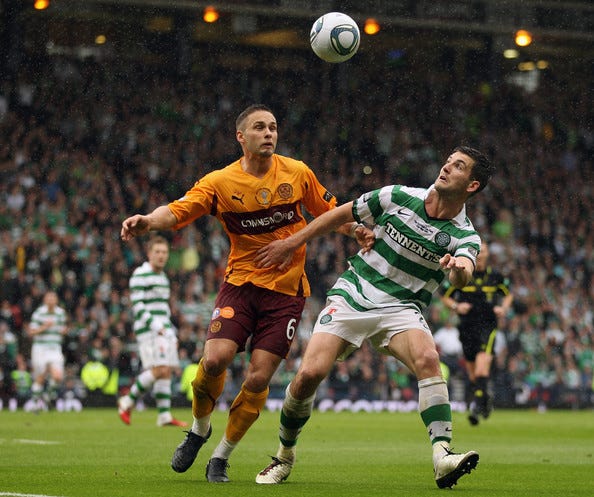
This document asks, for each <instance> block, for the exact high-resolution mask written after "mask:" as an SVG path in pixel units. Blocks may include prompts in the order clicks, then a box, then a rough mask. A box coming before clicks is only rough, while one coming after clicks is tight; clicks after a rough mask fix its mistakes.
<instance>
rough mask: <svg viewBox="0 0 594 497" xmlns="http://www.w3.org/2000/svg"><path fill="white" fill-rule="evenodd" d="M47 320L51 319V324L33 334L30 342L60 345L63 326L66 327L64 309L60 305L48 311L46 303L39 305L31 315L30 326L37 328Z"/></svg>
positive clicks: (53, 345)
mask: <svg viewBox="0 0 594 497" xmlns="http://www.w3.org/2000/svg"><path fill="white" fill-rule="evenodd" d="M48 321H53V325H52V326H50V327H49V328H48V329H46V330H45V331H42V332H41V333H39V334H37V335H34V336H33V339H32V343H33V344H34V345H43V346H47V347H51V348H56V347H62V340H63V337H64V336H63V335H62V333H63V332H64V328H65V327H66V311H65V310H64V309H62V308H61V307H58V306H56V307H54V310H53V312H50V310H49V309H48V307H47V306H46V305H41V306H39V307H38V308H37V309H35V311H33V314H32V315H31V324H30V326H31V328H33V329H39V328H41V327H42V326H43V325H44V324H45V323H47V322H48Z"/></svg>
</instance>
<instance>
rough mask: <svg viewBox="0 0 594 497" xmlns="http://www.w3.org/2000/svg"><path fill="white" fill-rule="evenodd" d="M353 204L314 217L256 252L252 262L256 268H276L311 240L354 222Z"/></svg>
mask: <svg viewBox="0 0 594 497" xmlns="http://www.w3.org/2000/svg"><path fill="white" fill-rule="evenodd" d="M352 206H353V203H352V202H349V203H347V204H343V205H341V206H340V207H336V208H335V209H332V210H330V211H328V212H325V213H324V214H322V215H321V216H318V217H316V218H315V219H314V220H313V221H312V222H311V223H309V224H308V225H307V226H305V228H303V229H301V230H299V231H298V232H297V233H293V234H292V235H291V236H290V237H288V238H285V239H283V240H275V241H274V242H271V243H269V244H268V245H266V246H265V247H262V248H261V249H260V250H258V253H257V255H256V257H255V258H254V262H255V264H256V267H271V266H277V265H279V264H281V263H283V262H284V261H286V260H287V256H288V255H289V254H291V253H292V252H294V251H295V250H297V249H298V248H299V247H301V245H303V244H305V243H307V242H308V241H309V240H311V239H312V238H315V237H317V236H322V235H325V234H326V233H330V232H331V231H335V230H336V229H337V228H338V227H339V226H341V225H343V224H345V223H352V222H353V221H354V218H353V213H352Z"/></svg>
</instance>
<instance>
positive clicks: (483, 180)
mask: <svg viewBox="0 0 594 497" xmlns="http://www.w3.org/2000/svg"><path fill="white" fill-rule="evenodd" d="M454 152H461V153H463V154H464V155H468V157H470V158H471V159H472V160H473V161H474V165H473V166H472V172H471V179H473V180H476V181H478V182H479V183H480V186H479V187H478V189H477V190H476V191H475V192H474V193H473V195H474V194H476V193H478V192H480V191H481V190H483V189H484V188H485V187H486V186H487V184H488V183H489V180H490V179H491V177H492V176H493V174H494V173H495V167H494V166H493V164H491V161H490V160H489V159H488V158H487V156H486V155H485V154H483V153H482V152H481V151H479V150H477V149H476V148H472V147H468V146H466V145H460V146H458V147H456V148H455V149H454Z"/></svg>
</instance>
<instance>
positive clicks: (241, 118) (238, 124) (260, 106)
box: [235, 104, 274, 130]
mask: <svg viewBox="0 0 594 497" xmlns="http://www.w3.org/2000/svg"><path fill="white" fill-rule="evenodd" d="M259 110H265V111H266V112H270V113H271V114H274V113H273V112H272V110H270V107H268V106H267V105H264V104H252V105H250V106H248V107H247V108H246V109H245V110H243V111H242V112H241V114H239V115H238V116H237V119H235V129H236V130H237V129H239V128H240V127H241V125H242V124H243V121H245V120H246V119H247V117H248V116H249V115H250V114H253V113H254V112H257V111H259Z"/></svg>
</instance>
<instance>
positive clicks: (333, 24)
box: [309, 12, 361, 63]
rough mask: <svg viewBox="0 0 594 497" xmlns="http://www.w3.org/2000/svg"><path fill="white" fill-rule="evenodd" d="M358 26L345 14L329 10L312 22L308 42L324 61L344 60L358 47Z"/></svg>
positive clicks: (359, 37) (359, 38)
mask: <svg viewBox="0 0 594 497" xmlns="http://www.w3.org/2000/svg"><path fill="white" fill-rule="evenodd" d="M360 40H361V36H360V34H359V27H358V26H357V23H356V22H355V21H353V19H351V18H350V17H349V16H347V15H346V14H342V13H341V12H329V13H328V14H324V15H323V16H322V17H320V18H319V19H318V20H317V21H316V22H314V24H313V26H312V28H311V32H310V34H309V43H310V44H311V48H312V50H313V51H314V53H315V54H316V55H317V56H318V57H319V58H320V59H322V60H325V61H326V62H333V63H336V62H344V61H345V60H349V59H350V58H351V57H352V56H353V55H355V54H356V53H357V50H358V49H359V41H360Z"/></svg>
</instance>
